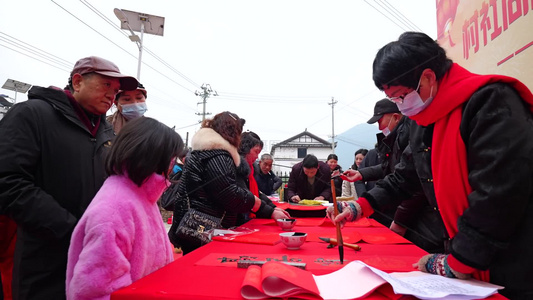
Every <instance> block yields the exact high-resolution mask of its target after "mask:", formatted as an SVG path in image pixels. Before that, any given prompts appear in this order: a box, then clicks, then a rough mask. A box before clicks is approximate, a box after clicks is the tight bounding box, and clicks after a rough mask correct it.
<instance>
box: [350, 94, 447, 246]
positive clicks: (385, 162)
mask: <svg viewBox="0 0 533 300" xmlns="http://www.w3.org/2000/svg"><path fill="white" fill-rule="evenodd" d="M376 122H377V123H378V126H379V130H381V133H378V134H377V140H378V146H377V151H378V153H379V157H380V161H381V164H379V165H375V166H371V167H367V168H360V169H359V170H358V171H356V172H358V175H359V176H358V177H360V180H361V181H359V182H356V184H358V183H360V182H363V181H374V180H379V179H382V178H384V177H385V176H386V175H388V174H391V173H393V172H394V169H395V166H396V164H398V163H399V162H400V157H401V155H402V153H403V152H404V150H405V149H406V148H407V146H408V145H409V131H410V128H411V126H417V125H416V124H413V122H414V121H412V120H410V119H409V118H407V117H406V116H404V115H402V113H401V112H400V110H399V109H398V106H397V105H396V103H394V102H392V101H390V100H389V99H388V98H384V99H381V100H379V101H378V102H377V103H376V105H375V106H374V115H373V116H372V118H370V120H368V122H367V123H368V124H373V123H376ZM363 163H364V160H363ZM363 163H361V164H363ZM372 217H373V218H375V219H376V220H378V221H379V222H380V223H382V224H384V225H386V226H389V227H390V229H391V230H392V231H394V232H396V233H398V234H399V235H402V236H404V237H405V238H407V239H408V240H410V241H411V242H413V243H414V244H416V245H417V246H419V247H420V248H422V249H424V250H426V251H428V252H438V251H440V250H441V249H440V248H439V247H438V245H441V244H442V243H440V240H441V237H442V235H441V231H443V230H444V226H443V224H442V220H441V219H440V216H439V215H438V213H436V212H434V211H433V210H432V209H431V207H429V206H428V201H427V199H426V198H425V196H424V194H423V193H418V194H415V195H414V196H413V197H412V198H409V199H407V200H404V201H402V202H401V204H400V205H399V206H398V207H391V208H389V209H385V210H384V211H381V212H379V213H375V214H374V215H373V216H372ZM421 220H423V221H421ZM435 224H436V225H435ZM408 228H410V229H411V230H408Z"/></svg>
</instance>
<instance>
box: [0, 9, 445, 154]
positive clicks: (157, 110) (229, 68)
mask: <svg viewBox="0 0 533 300" xmlns="http://www.w3.org/2000/svg"><path fill="white" fill-rule="evenodd" d="M435 5H436V4H435V1H434V0H401V1H400V0H396V1H393V0H389V1H383V0H378V1H376V0H343V1H336V0H329V1H326V0H324V1H313V0H301V1H295V0H283V1H278V0H270V1H253V0H229V1H227V0H224V1H222V0H213V1H203V0H194V1H193V0H189V1H182V0H178V1H162V0H151V1H139V0H127V1H118V0H117V1H113V0H105V1H104V0H102V1H74V0H54V1H50V0H48V1H46V0H17V1H3V3H2V6H1V9H0V57H1V62H2V66H1V67H0V85H3V84H4V83H5V82H6V80H7V79H15V80H18V81H22V82H26V83H30V84H32V85H39V86H50V85H54V86H59V87H64V86H65V85H66V83H67V79H68V76H69V72H70V70H71V69H72V67H73V65H74V63H75V62H76V61H77V60H78V59H79V58H82V57H86V56H91V55H96V56H101V57H104V58H106V59H109V60H111V61H113V62H115V63H116V64H117V65H118V66H119V68H120V69H121V71H122V72H123V73H126V74H129V75H132V76H136V74H137V60H138V48H137V46H136V44H135V43H134V42H131V41H130V40H129V39H128V37H127V32H126V31H122V30H118V29H117V28H118V26H120V21H119V20H118V19H117V17H116V16H115V15H114V13H113V9H114V8H121V9H125V10H130V11H137V12H142V13H147V14H151V15H156V16H161V17H165V27H164V36H156V35H149V34H145V35H144V47H145V50H144V52H143V59H142V61H143V64H142V67H141V82H142V83H143V84H144V85H145V87H146V88H147V90H148V99H147V105H148V112H147V113H146V115H147V116H149V117H153V118H156V119H158V120H160V121H162V122H163V123H165V124H167V125H168V126H170V127H172V126H176V130H177V131H178V132H179V133H180V135H182V137H183V138H184V139H185V137H186V133H187V132H189V134H190V136H192V134H194V132H195V131H196V130H197V129H198V128H199V125H198V121H199V120H200V119H201V116H200V115H197V113H201V112H202V105H201V104H198V103H199V102H201V101H202V99H201V98H200V97H198V96H195V91H201V88H200V86H201V85H202V84H204V83H205V84H210V86H211V87H212V89H213V90H215V91H217V93H218V96H216V97H215V96H213V97H211V98H209V99H208V100H207V109H206V111H207V112H209V113H212V115H210V116H208V117H212V116H213V115H214V114H216V113H219V112H221V111H224V110H229V111H232V112H235V113H237V114H238V115H239V116H241V117H242V118H245V119H246V120H247V122H246V125H245V129H248V130H251V131H254V132H256V133H258V134H259V136H261V138H262V139H263V140H266V141H268V140H274V141H280V140H284V139H287V138H289V137H291V136H293V135H296V134H298V133H300V132H302V131H303V130H305V129H306V128H307V130H308V131H310V132H312V133H313V134H316V135H318V136H320V137H322V138H324V139H329V138H331V134H332V109H331V105H328V103H329V102H331V99H332V97H334V99H335V101H338V102H337V103H336V104H335V106H334V108H335V119H334V120H335V127H334V128H335V134H340V133H342V132H344V131H346V130H347V129H349V128H351V127H353V126H355V125H357V124H359V123H364V122H366V120H368V119H369V118H370V117H371V115H372V111H373V107H374V103H375V102H376V101H377V100H379V99H381V98H383V96H384V94H383V93H382V92H380V91H379V90H377V88H375V86H374V84H373V81H372V69H371V66H372V61H373V59H374V56H375V53H376V52H377V50H378V49H379V48H381V47H382V46H383V45H385V44H386V43H388V42H390V41H392V40H396V39H397V38H398V36H399V35H400V34H401V33H402V32H404V31H406V30H417V31H423V32H425V33H427V34H428V35H430V36H431V37H433V38H436V12H435ZM392 13H395V14H396V15H393V14H392ZM404 17H405V18H406V19H408V20H409V21H410V22H411V23H408V22H406V21H403V20H402V19H403V18H404ZM153 54H155V56H156V57H154V55H153ZM0 94H7V95H9V96H10V97H15V93H14V92H12V91H9V90H5V89H0ZM26 99H27V97H26V95H24V94H20V93H19V94H18V95H17V101H24V100H26ZM265 150H267V149H265ZM268 150H269V149H268Z"/></svg>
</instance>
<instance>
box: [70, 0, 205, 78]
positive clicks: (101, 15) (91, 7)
mask: <svg viewBox="0 0 533 300" xmlns="http://www.w3.org/2000/svg"><path fill="white" fill-rule="evenodd" d="M80 2H82V3H83V4H84V5H85V6H87V7H88V8H89V9H90V10H92V11H93V12H94V13H95V14H96V15H98V16H99V17H100V18H102V19H103V20H104V21H106V22H107V23H108V24H109V25H111V27H113V28H114V29H116V30H117V31H119V32H120V33H121V34H122V35H124V36H126V37H128V38H129V36H128V34H126V33H125V32H124V31H123V30H122V29H121V28H120V27H119V26H118V25H116V24H115V23H114V22H113V21H112V20H110V19H109V18H108V17H106V16H105V15H104V14H103V13H101V12H100V11H99V10H98V9H97V8H96V7H94V6H92V5H91V4H90V3H88V2H87V1H86V0H80ZM143 49H144V51H146V52H147V53H148V54H150V55H152V56H153V57H154V58H155V59H156V60H158V61H159V62H160V63H162V64H163V65H164V66H166V67H167V68H169V69H170V70H172V71H173V72H174V73H176V74H178V75H179V76H180V77H182V78H183V79H185V80H186V81H187V82H189V83H190V84H192V85H193V86H194V87H197V88H199V87H200V85H199V84H197V83H196V82H194V81H193V80H192V79H190V78H189V77H187V76H185V74H183V73H181V72H180V71H178V70H177V69H176V68H174V67H173V66H171V65H170V64H169V63H167V62H166V61H165V60H163V59H162V58H161V57H159V56H158V55H156V54H155V53H154V52H153V51H151V50H150V49H148V48H147V47H146V46H143Z"/></svg>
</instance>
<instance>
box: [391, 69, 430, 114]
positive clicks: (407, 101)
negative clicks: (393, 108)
mask: <svg viewBox="0 0 533 300" xmlns="http://www.w3.org/2000/svg"><path fill="white" fill-rule="evenodd" d="M421 79H422V77H420V80H421ZM420 80H418V86H417V87H416V89H415V90H414V91H412V92H410V93H409V94H407V95H405V97H403V101H402V102H401V103H400V102H397V103H396V105H398V109H399V110H400V111H401V112H402V114H404V115H406V116H408V117H410V116H414V115H416V114H418V113H420V112H421V111H423V110H424V109H425V108H426V107H428V105H429V104H430V103H431V101H433V86H432V87H431V90H430V92H429V95H430V96H429V98H427V99H426V102H424V101H422V98H420V94H418V92H417V91H418V88H419V87H420Z"/></svg>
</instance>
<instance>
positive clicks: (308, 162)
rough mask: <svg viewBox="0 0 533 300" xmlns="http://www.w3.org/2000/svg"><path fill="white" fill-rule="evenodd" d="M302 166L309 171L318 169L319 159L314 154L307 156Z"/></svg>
mask: <svg viewBox="0 0 533 300" xmlns="http://www.w3.org/2000/svg"><path fill="white" fill-rule="evenodd" d="M302 166H303V167H304V168H307V169H311V168H318V159H317V158H316V156H314V155H313V154H307V155H306V156H305V157H304V160H303V161H302Z"/></svg>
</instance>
